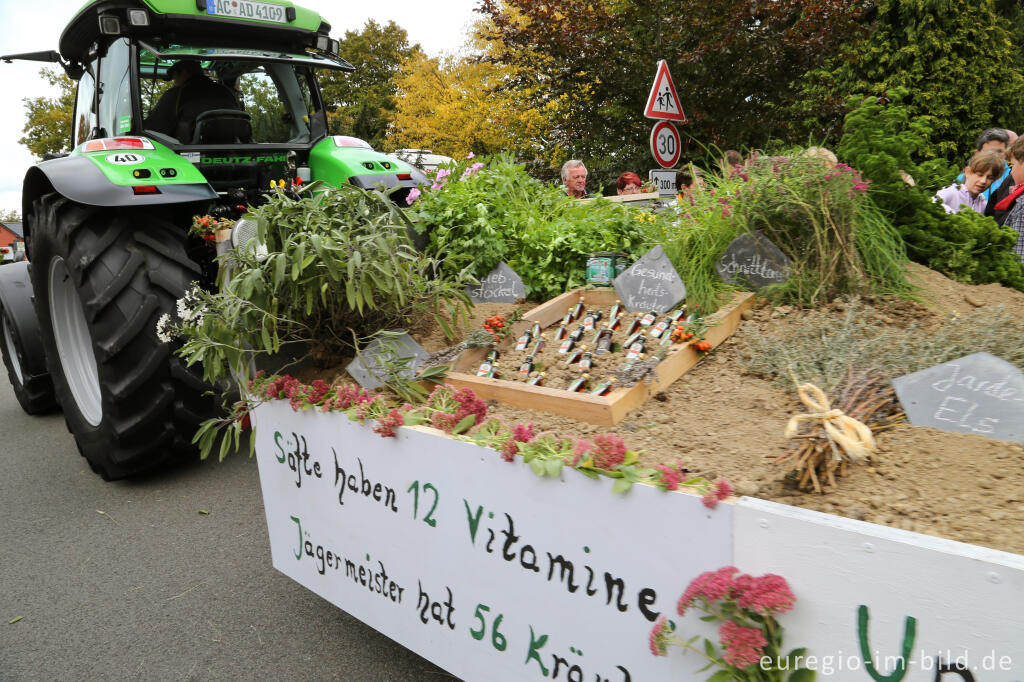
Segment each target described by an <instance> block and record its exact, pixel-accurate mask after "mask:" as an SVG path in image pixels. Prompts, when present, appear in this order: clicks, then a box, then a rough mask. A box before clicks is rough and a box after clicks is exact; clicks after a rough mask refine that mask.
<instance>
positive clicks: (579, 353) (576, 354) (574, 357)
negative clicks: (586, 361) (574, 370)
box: [565, 343, 587, 365]
mask: <svg viewBox="0 0 1024 682" xmlns="http://www.w3.org/2000/svg"><path fill="white" fill-rule="evenodd" d="M586 352H587V344H585V343H584V344H580V346H579V348H577V349H576V350H574V351H572V352H571V353H569V358H568V359H567V360H566V361H565V364H567V365H575V364H576V363H577V362H579V361H580V360H582V359H583V354H584V353H586Z"/></svg>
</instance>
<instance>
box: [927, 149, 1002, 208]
mask: <svg viewBox="0 0 1024 682" xmlns="http://www.w3.org/2000/svg"><path fill="white" fill-rule="evenodd" d="M1004 163H1005V162H1004V161H1003V155H1002V154H1000V153H999V152H994V151H984V152H978V153H977V154H975V155H974V156H972V157H971V160H970V162H968V164H967V167H966V168H964V181H963V184H960V183H957V182H954V183H953V184H952V185H950V186H949V187H943V188H942V189H940V190H939V191H938V192H936V193H935V201H938V202H941V203H942V207H943V208H944V209H946V213H957V212H958V211H959V210H960V207H961V206H967V207H968V208H970V209H972V210H974V211H977V212H978V213H984V212H985V197H984V196H982V194H983V192H984V191H985V190H986V189H988V186H989V185H991V184H992V183H993V182H995V181H996V180H998V179H999V177H1000V176H1001V175H1002V174H1003V165H1004Z"/></svg>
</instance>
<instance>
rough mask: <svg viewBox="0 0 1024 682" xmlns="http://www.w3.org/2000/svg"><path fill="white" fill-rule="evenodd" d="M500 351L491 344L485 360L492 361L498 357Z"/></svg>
mask: <svg viewBox="0 0 1024 682" xmlns="http://www.w3.org/2000/svg"><path fill="white" fill-rule="evenodd" d="M500 355H501V353H500V352H499V351H498V348H497V347H496V346H491V350H490V351H489V352H488V353H487V362H494V361H495V360H497V359H498V356H500Z"/></svg>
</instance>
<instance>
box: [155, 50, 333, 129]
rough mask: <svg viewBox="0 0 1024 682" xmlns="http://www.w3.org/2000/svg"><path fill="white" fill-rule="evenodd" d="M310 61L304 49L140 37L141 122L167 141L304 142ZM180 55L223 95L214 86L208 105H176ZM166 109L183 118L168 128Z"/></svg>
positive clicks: (311, 92) (310, 103) (311, 86)
mask: <svg viewBox="0 0 1024 682" xmlns="http://www.w3.org/2000/svg"><path fill="white" fill-rule="evenodd" d="M261 56H267V57H269V59H266V60H262V59H260V57H261ZM311 61H312V58H311V57H310V56H308V55H289V54H280V53H273V54H269V53H268V54H266V55H264V54H263V53H261V52H260V51H258V50H240V49H231V50H228V49H218V48H189V47H183V46H174V45H172V46H166V47H162V48H150V47H149V46H147V45H142V49H140V50H139V65H138V74H139V94H140V100H141V101H140V108H141V114H142V119H143V128H144V129H145V131H146V132H147V133H151V132H154V131H155V132H157V133H158V136H157V139H161V141H165V142H167V143H171V144H175V143H180V144H204V145H210V144H212V145H223V144H253V143H255V144H259V143H272V144H281V143H292V144H306V143H309V142H310V128H309V120H310V117H311V115H312V113H313V111H314V106H315V102H316V100H315V97H316V95H315V92H316V90H315V87H316V86H315V80H314V75H313V68H312V65H311ZM183 63H188V64H190V65H191V69H192V70H193V72H194V73H195V74H196V76H195V77H196V78H197V79H201V82H202V83H203V87H204V88H205V89H206V91H208V92H210V93H211V94H216V93H214V92H213V88H218V89H219V90H218V91H223V92H229V93H230V100H225V99H224V97H223V95H222V94H221V95H217V97H218V101H217V102H216V103H211V104H210V106H204V105H202V104H200V105H198V106H197V105H194V104H193V105H188V106H192V109H189V108H188V106H186V105H182V104H181V103H180V100H181V99H182V97H183V96H184V95H183V94H182V93H185V92H186V91H185V90H183V89H182V88H183V86H182V85H181V84H180V83H181V79H180V78H175V73H176V70H177V69H179V68H182V67H181V64H183ZM192 77H193V76H190V77H189V78H188V79H186V82H185V85H184V87H188V82H187V81H188V80H191V78H192ZM167 79H174V81H173V82H168V80H167ZM175 82H177V83H179V84H178V85H175V84H174V83H175ZM175 98H178V99H175ZM166 101H172V102H173V103H174V104H173V105H172V106H168V105H167V104H166ZM168 110H170V111H172V112H173V113H174V114H176V115H177V117H178V118H179V119H181V118H188V121H186V123H187V125H184V126H182V125H179V127H178V128H176V129H172V127H171V126H169V125H168V122H167V121H165V120H164V119H166V118H167V112H168ZM155 121H159V123H160V125H159V126H158V125H157V123H154V122H155ZM180 123H181V121H179V124H180Z"/></svg>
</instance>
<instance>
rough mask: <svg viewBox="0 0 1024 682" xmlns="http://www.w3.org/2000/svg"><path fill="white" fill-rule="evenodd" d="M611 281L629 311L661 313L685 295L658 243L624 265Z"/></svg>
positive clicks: (676, 273)
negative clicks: (629, 263) (630, 263)
mask: <svg viewBox="0 0 1024 682" xmlns="http://www.w3.org/2000/svg"><path fill="white" fill-rule="evenodd" d="M613 284H614V285H615V291H616V292H618V294H619V298H620V299H622V302H623V303H624V304H625V306H626V309H627V310H629V311H630V312H647V311H652V310H653V311H654V312H657V313H664V312H666V311H668V310H670V309H672V307H673V306H675V305H676V304H677V303H679V301H681V300H683V299H684V298H686V286H685V285H684V284H683V280H682V279H680V277H679V273H678V272H676V269H675V268H674V267H672V263H671V262H670V261H669V259H668V256H666V255H665V252H664V251H663V250H662V248H661V245H660V244H659V245H658V246H655V247H654V248H653V249H651V250H650V251H648V252H647V253H645V254H644V255H643V257H642V258H640V260H638V261H637V262H636V263H633V265H631V266H629V267H628V268H626V269H625V270H624V271H623V272H622V274H621V275H619V276H618V277H616V278H615V281H614V282H613Z"/></svg>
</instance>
